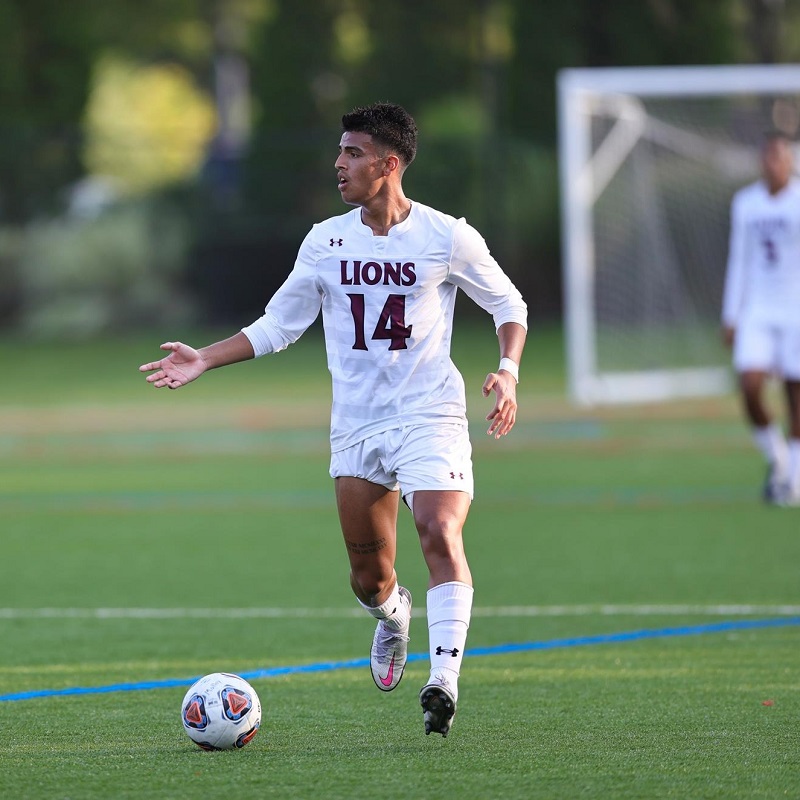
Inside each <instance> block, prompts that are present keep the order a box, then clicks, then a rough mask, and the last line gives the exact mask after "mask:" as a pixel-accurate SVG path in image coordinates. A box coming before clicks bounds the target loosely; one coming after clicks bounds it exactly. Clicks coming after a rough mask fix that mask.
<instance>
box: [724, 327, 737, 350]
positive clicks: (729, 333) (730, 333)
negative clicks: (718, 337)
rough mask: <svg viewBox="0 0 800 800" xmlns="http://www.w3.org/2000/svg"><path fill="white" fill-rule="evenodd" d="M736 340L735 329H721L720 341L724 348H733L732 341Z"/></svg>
mask: <svg viewBox="0 0 800 800" xmlns="http://www.w3.org/2000/svg"><path fill="white" fill-rule="evenodd" d="M735 338H736V328H733V327H731V326H730V325H726V326H725V327H724V328H723V329H722V341H723V342H724V344H725V347H733V340H734V339H735Z"/></svg>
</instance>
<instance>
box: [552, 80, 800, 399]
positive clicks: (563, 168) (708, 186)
mask: <svg viewBox="0 0 800 800" xmlns="http://www.w3.org/2000/svg"><path fill="white" fill-rule="evenodd" d="M558 100H559V158H560V183H561V205H562V249H563V264H564V267H563V270H564V272H563V278H564V280H563V291H564V310H565V326H566V339H567V371H568V379H569V392H570V397H571V398H572V399H573V400H574V401H576V402H578V403H581V404H586V405H591V404H599V403H624V402H646V401H654V400H664V399H669V398H674V397H687V396H701V395H711V394H718V393H721V392H725V391H728V390H729V389H730V387H731V378H732V374H731V370H730V367H729V364H730V355H729V353H728V351H727V350H725V348H724V347H723V346H722V342H721V333H720V330H721V328H720V325H721V323H720V311H721V302H722V288H723V284H724V277H725V266H726V261H727V253H728V230H729V211H730V201H731V198H732V196H733V193H734V192H735V191H736V190H737V189H739V188H740V187H741V186H743V185H744V184H746V183H748V182H750V181H753V180H755V179H756V178H757V177H758V170H759V163H758V150H759V146H760V143H761V138H762V136H763V134H764V133H765V132H766V131H767V130H770V129H775V128H777V129H780V130H783V131H784V132H786V133H788V134H790V135H795V134H797V131H798V127H799V126H800V66H795V65H775V66H730V67H667V68H660V67H646V68H602V69H568V70H563V71H562V72H560V73H559V75H558Z"/></svg>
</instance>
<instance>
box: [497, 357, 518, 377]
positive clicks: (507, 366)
mask: <svg viewBox="0 0 800 800" xmlns="http://www.w3.org/2000/svg"><path fill="white" fill-rule="evenodd" d="M501 369H504V370H505V371H506V372H509V373H511V375H513V376H514V380H515V381H516V382H517V383H519V364H517V362H516V361H513V360H512V359H510V358H501V359H500V366H499V367H498V368H497V370H498V372H499V371H500V370H501Z"/></svg>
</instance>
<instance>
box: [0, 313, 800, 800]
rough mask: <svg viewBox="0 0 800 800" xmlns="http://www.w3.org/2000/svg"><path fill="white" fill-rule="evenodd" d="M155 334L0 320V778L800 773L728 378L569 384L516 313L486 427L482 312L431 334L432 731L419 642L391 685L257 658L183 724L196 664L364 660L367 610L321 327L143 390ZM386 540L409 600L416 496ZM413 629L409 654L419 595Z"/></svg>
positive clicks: (468, 789)
mask: <svg viewBox="0 0 800 800" xmlns="http://www.w3.org/2000/svg"><path fill="white" fill-rule="evenodd" d="M176 335H183V334H182V333H179V332H175V331H169V332H155V333H154V334H153V335H152V336H148V337H140V338H138V339H130V340H121V341H97V342H92V343H88V344H84V345H77V344H67V343H64V344H61V345H52V344H51V345H43V344H31V343H23V342H19V341H9V340H6V341H0V360H1V361H2V365H3V381H2V385H1V388H0V525H2V555H1V556H0V631H1V632H2V636H1V638H0V641H2V648H0V732H1V733H2V740H0V798H4V800H5V798H9V799H11V798H72V799H77V798H159V799H161V798H193V797H202V798H237V799H238V798H243V799H244V798H317V799H323V800H335V799H336V798H350V799H352V800H362V799H366V798H373V797H386V798H393V799H394V800H405V799H406V798H409V799H414V800H416V798H458V799H459V800H470V799H471V798H475V799H476V800H487V799H488V800H494V798H497V800H500V799H501V798H502V799H503V800H505V799H506V798H511V799H514V798H519V799H520V800H522V799H523V798H525V799H527V798H576V797H586V798H666V797H674V798H725V799H726V800H727V799H728V798H777V797H800V677H799V676H798V656H799V655H800V619H798V618H800V611H799V610H798V607H799V606H800V596H799V595H800V591H799V590H800V510H781V509H773V508H765V507H763V506H762V505H761V504H760V502H759V499H758V495H759V483H760V479H761V476H762V465H761V463H760V461H759V457H758V455H757V454H756V453H755V451H754V450H753V449H752V446H751V445H750V442H749V440H748V437H747V434H746V431H745V429H744V426H743V423H742V422H741V419H740V416H739V411H738V406H737V403H736V401H735V399H734V398H732V397H727V398H720V399H716V400H704V401H695V402H684V403H679V404H665V405H659V406H648V407H633V408H616V409H609V410H603V411H594V412H587V411H579V410H576V409H574V408H571V407H569V406H568V405H567V404H566V402H565V401H564V399H563V394H564V393H563V375H562V366H561V362H562V356H561V344H560V340H559V337H558V335H557V334H556V333H555V332H554V331H544V332H542V333H539V332H536V331H534V332H533V333H532V335H531V337H530V340H529V345H528V349H527V352H526V358H525V361H524V364H523V370H522V373H523V375H522V383H521V384H520V402H521V418H520V421H519V423H518V426H517V428H516V429H515V431H514V432H513V433H512V435H511V436H509V437H508V438H507V439H505V440H503V441H501V442H495V441H493V440H490V439H488V437H486V436H485V435H484V429H485V425H484V422H483V416H484V415H485V413H486V411H487V410H488V406H487V404H486V401H484V400H483V399H482V398H481V396H480V385H481V382H482V379H483V376H484V374H485V372H486V371H487V370H488V369H491V368H493V367H494V366H495V364H496V361H497V354H496V345H495V343H494V341H493V338H492V329H491V324H488V325H483V326H481V327H480V328H479V329H478V330H472V329H467V330H462V331H460V332H458V333H457V336H456V340H455V343H454V358H455V360H456V362H457V363H458V364H459V366H460V367H461V368H462V372H463V373H464V375H465V378H466V380H467V386H468V391H469V392H470V398H469V401H470V417H471V423H472V428H473V442H474V445H475V463H476V483H477V491H476V499H475V503H474V505H473V509H472V512H471V515H470V519H469V521H468V525H467V529H466V531H465V536H466V545H467V552H468V555H469V557H470V561H471V565H472V569H473V573H474V578H475V582H476V600H475V604H476V608H475V615H474V618H473V623H472V627H471V631H470V638H469V642H468V646H469V647H471V648H472V650H473V654H474V657H468V658H465V660H464V666H463V671H462V679H461V700H460V707H459V712H458V717H457V719H456V722H455V725H454V727H453V731H452V733H451V735H450V736H449V737H448V738H447V739H442V738H441V737H438V736H436V737H433V736H431V737H425V735H424V732H423V727H422V714H421V712H420V710H419V707H418V703H417V692H418V690H419V688H420V686H421V685H422V682H423V681H424V679H425V678H426V677H427V668H426V667H425V663H426V662H425V659H424V658H422V659H420V660H415V661H413V662H411V663H410V664H409V667H408V669H407V673H406V677H405V678H404V681H403V683H402V684H401V685H400V687H399V688H398V689H397V691H395V692H393V693H392V694H390V695H383V694H381V693H380V692H378V691H376V690H375V688H374V686H373V684H372V680H371V678H370V676H369V671H368V669H367V668H366V667H363V666H362V667H358V668H344V667H342V668H328V669H319V670H316V671H310V670H307V671H295V672H291V671H290V672H289V673H288V674H285V675H282V676H277V677H263V678H254V679H253V680H252V682H253V685H254V686H255V687H256V689H257V690H258V692H259V694H260V697H261V700H262V704H263V707H264V720H263V724H262V729H261V731H260V732H259V734H258V736H257V737H256V738H255V740H254V741H253V742H252V744H250V745H248V747H247V748H245V749H244V750H242V751H237V752H223V753H204V752H202V751H200V750H199V749H197V748H196V747H195V746H194V745H193V744H191V742H190V741H189V740H188V738H187V737H186V736H185V734H184V733H183V730H182V726H181V724H180V720H179V705H180V700H181V698H182V697H183V694H184V692H185V689H186V686H188V682H189V679H190V678H192V677H194V676H198V675H201V674H204V673H207V672H213V671H218V670H223V671H234V672H244V673H253V672H258V671H262V670H277V669H278V668H281V667H309V666H311V665H316V664H328V663H331V662H347V661H351V660H354V659H355V660H363V659H365V658H366V656H367V654H368V650H369V645H370V642H371V639H372V632H373V624H372V621H371V620H370V619H369V618H367V617H365V616H362V615H360V614H359V613H357V610H356V609H355V608H354V606H355V601H354V600H353V598H352V596H351V594H350V590H349V587H348V581H347V562H346V557H345V553H344V548H343V547H342V545H341V542H340V533H339V530H338V523H337V516H336V511H335V508H334V504H333V487H332V482H331V480H330V478H329V477H328V475H327V467H328V451H327V414H328V409H329V384H328V379H327V372H326V370H325V360H324V355H323V352H322V343H321V341H320V338H319V335H318V333H316V332H310V333H309V334H308V335H307V337H305V338H304V339H303V340H301V342H299V343H298V344H297V345H296V346H295V347H293V348H291V349H290V350H289V351H287V352H286V353H282V354H280V355H278V356H274V357H269V358H267V359H262V360H261V361H258V362H256V363H255V364H252V363H250V364H242V365H237V366H235V367H229V368H227V369H226V370H222V371H218V372H214V373H210V374H209V375H206V376H204V377H203V378H202V379H201V381H200V382H198V383H196V384H194V385H192V386H190V387H188V388H185V389H183V390H181V391H179V392H167V391H166V390H165V391H160V392H158V391H155V390H153V389H152V388H151V387H149V386H147V385H145V383H144V380H143V378H142V377H141V376H140V375H139V373H138V372H137V366H138V364H140V363H141V362H143V361H147V360H151V359H152V358H154V357H156V356H157V354H158V350H157V347H158V344H159V343H160V341H162V339H166V338H169V336H176ZM207 338H208V334H206V335H205V336H200V337H190V336H187V337H186V339H187V340H188V341H190V342H193V343H196V344H202V343H205V342H206V340H207ZM399 537H400V545H399V547H400V554H399V559H398V571H399V573H400V575H401V577H402V580H403V582H404V584H405V585H406V586H408V587H409V588H410V589H411V591H412V592H413V593H414V595H415V609H416V610H417V611H419V612H421V611H423V610H424V597H425V585H426V571H425V568H424V564H423V562H422V559H421V556H420V553H419V547H418V544H417V542H416V537H415V533H414V530H413V526H412V524H411V520H410V517H409V515H408V514H403V515H402V516H401V521H400V532H399ZM762 621H763V622H764V624H763V625H762V624H761V623H762ZM768 621H769V622H768ZM773 622H774V625H773ZM750 623H753V625H752V626H750V627H748V625H749V624H750ZM709 625H711V626H718V627H717V628H714V629H711V630H708V629H704V628H703V627H702V626H709ZM411 632H412V641H411V651H412V653H415V654H416V653H418V654H423V655H424V654H425V653H426V651H427V631H426V627H425V620H424V617H423V616H421V615H420V614H417V615H416V616H415V618H414V620H413V621H412V629H411ZM646 632H648V633H646ZM506 645H508V647H505V646H506ZM525 645H529V646H528V647H525ZM517 646H519V647H517ZM468 655H469V654H468ZM170 680H177V681H179V682H181V681H182V682H184V683H183V685H178V686H172V687H158V688H152V689H145V688H142V684H147V683H148V682H156V684H158V683H159V682H166V681H170ZM120 685H122V687H121V689H120V690H117V691H96V692H91V693H77V692H71V693H66V694H62V695H59V694H55V693H54V692H57V691H58V690H70V689H74V688H76V687H84V688H89V689H97V690H102V689H103V688H108V687H113V686H120ZM137 687H138V688H137ZM123 689H124V690H123ZM40 691H41V692H43V695H42V696H36V697H28V698H26V699H14V698H17V697H19V696H20V695H22V696H23V697H24V693H37V692H40Z"/></svg>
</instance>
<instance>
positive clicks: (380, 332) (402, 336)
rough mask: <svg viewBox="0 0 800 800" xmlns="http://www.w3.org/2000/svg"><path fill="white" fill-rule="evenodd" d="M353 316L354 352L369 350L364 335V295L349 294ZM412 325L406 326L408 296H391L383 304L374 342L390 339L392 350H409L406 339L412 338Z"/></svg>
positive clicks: (373, 337) (373, 333)
mask: <svg viewBox="0 0 800 800" xmlns="http://www.w3.org/2000/svg"><path fill="white" fill-rule="evenodd" d="M347 296H348V297H349V298H350V311H351V312H352V314H353V328H354V331H355V341H354V342H353V350H369V348H368V347H367V340H366V337H365V334H364V315H365V303H364V295H363V294H348V295H347ZM411 327H412V326H411V325H408V326H406V296H405V295H404V294H390V295H389V296H388V297H387V298H386V302H385V303H384V304H383V309H382V310H381V314H380V316H379V317H378V324H377V325H376V326H375V330H374V331H373V332H372V339H373V340H378V341H379V340H381V339H388V340H389V349H390V350H407V349H408V345H407V344H406V339H408V338H409V337H410V336H411Z"/></svg>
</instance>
